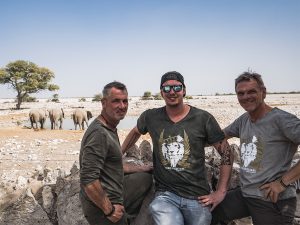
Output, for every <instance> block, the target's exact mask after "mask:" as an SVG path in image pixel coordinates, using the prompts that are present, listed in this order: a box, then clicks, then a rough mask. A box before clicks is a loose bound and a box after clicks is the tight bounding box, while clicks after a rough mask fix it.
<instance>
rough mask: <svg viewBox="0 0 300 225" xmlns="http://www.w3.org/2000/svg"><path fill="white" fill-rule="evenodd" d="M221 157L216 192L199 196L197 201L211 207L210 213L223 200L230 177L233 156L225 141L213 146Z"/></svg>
mask: <svg viewBox="0 0 300 225" xmlns="http://www.w3.org/2000/svg"><path fill="white" fill-rule="evenodd" d="M213 146H214V147H215V148H216V149H217V151H218V152H219V154H220V155H221V165H220V178H219V181H218V184H217V190H216V191H215V192H212V193H210V194H209V195H204V196H199V197H198V200H199V202H200V203H202V204H203V205H204V206H208V205H211V211H212V210H213V209H214V208H215V207H216V206H217V205H218V204H219V203H220V202H221V201H222V200H223V199H224V198H225V195H226V193H227V189H228V183H229V180H230V177H231V171H232V163H233V154H232V152H231V149H230V146H229V144H228V142H227V140H226V139H224V140H223V141H221V142H218V143H215V144H213Z"/></svg>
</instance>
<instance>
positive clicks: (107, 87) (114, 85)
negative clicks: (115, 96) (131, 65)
mask: <svg viewBox="0 0 300 225" xmlns="http://www.w3.org/2000/svg"><path fill="white" fill-rule="evenodd" d="M112 88H116V89H118V90H122V91H126V92H127V88H126V86H125V84H123V83H121V82H118V81H113V82H110V83H108V84H107V85H105V86H104V88H103V91H102V96H103V98H105V97H107V96H109V91H110V89H112Z"/></svg>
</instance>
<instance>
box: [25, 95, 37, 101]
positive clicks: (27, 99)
mask: <svg viewBox="0 0 300 225" xmlns="http://www.w3.org/2000/svg"><path fill="white" fill-rule="evenodd" d="M23 102H38V100H37V99H36V98H35V97H32V96H29V94H26V95H25V96H24V97H23Z"/></svg>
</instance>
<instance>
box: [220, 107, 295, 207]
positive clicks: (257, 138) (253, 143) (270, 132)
mask: <svg viewBox="0 0 300 225" xmlns="http://www.w3.org/2000/svg"><path fill="white" fill-rule="evenodd" d="M224 132H225V134H226V135H228V136H231V137H239V138H240V155H241V162H242V165H241V168H240V181H241V188H242V192H243V195H244V196H247V197H254V198H260V199H263V200H267V201H270V200H269V199H265V198H264V195H263V191H261V190H259V187H260V186H261V185H263V184H265V183H268V182H271V181H274V180H276V179H278V178H280V177H281V176H282V175H283V174H284V173H285V172H286V171H287V170H288V169H289V168H290V166H291V161H292V158H293V156H294V154H295V152H296V151H297V148H298V145H299V144H300V120H299V118H297V117H296V116H294V115H292V114H290V113H288V112H285V111H283V110H280V109H278V108H274V109H272V110H271V111H270V112H269V113H267V114H266V115H265V116H264V117H263V118H261V119H260V120H258V121H256V122H255V123H253V122H251V120H250V117H249V114H248V113H244V114H243V115H241V116H240V117H239V118H238V119H236V120H235V121H234V122H233V123H232V124H231V125H229V126H228V127H226V128H225V129H224ZM294 196H295V188H293V187H292V186H291V187H289V188H287V189H286V190H285V191H284V192H282V193H280V195H279V199H286V198H290V197H294Z"/></svg>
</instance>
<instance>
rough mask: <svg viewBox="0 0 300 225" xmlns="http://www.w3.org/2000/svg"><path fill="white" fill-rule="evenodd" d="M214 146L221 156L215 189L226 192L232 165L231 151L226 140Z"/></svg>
mask: <svg viewBox="0 0 300 225" xmlns="http://www.w3.org/2000/svg"><path fill="white" fill-rule="evenodd" d="M215 148H216V149H217V151H218V152H219V154H220V156H221V165H220V177H219V181H218V185H217V190H219V191H222V192H226V191H227V189H228V183H229V181H230V178H231V172H232V165H233V152H232V151H231V148H230V145H229V143H228V142H227V140H225V139H224V140H223V141H222V142H220V143H218V144H216V145H215Z"/></svg>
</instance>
